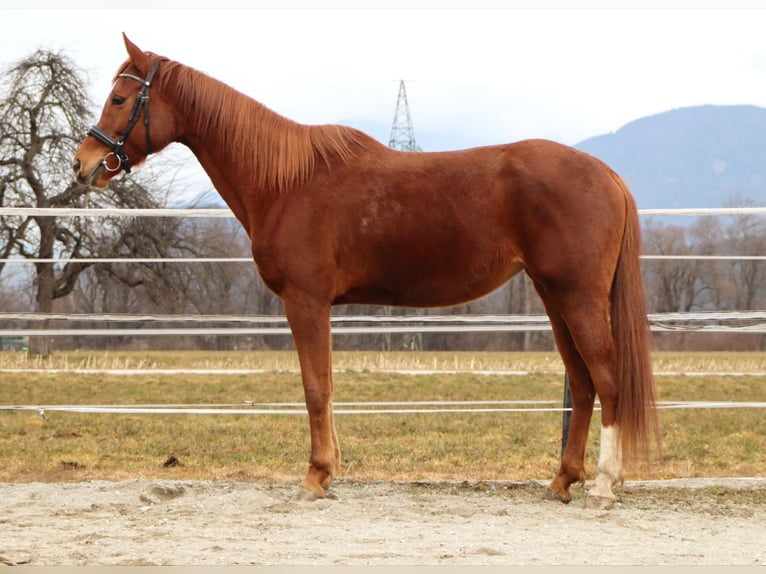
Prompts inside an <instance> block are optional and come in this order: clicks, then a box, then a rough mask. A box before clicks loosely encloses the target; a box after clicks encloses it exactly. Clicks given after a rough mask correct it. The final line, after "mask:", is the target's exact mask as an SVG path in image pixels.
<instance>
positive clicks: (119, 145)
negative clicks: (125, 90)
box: [88, 62, 160, 173]
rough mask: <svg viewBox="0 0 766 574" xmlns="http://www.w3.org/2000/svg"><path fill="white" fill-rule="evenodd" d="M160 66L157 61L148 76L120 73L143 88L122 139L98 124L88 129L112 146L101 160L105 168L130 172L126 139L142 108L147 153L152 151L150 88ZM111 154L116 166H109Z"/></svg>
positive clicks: (90, 134)
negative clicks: (117, 138)
mask: <svg viewBox="0 0 766 574" xmlns="http://www.w3.org/2000/svg"><path fill="white" fill-rule="evenodd" d="M159 67H160V63H159V62H157V63H156V64H154V66H153V67H152V69H151V70H150V71H149V73H148V74H147V76H146V78H139V77H138V76H134V75H133V74H120V75H119V76H117V77H118V78H129V79H131V80H135V81H137V82H138V83H140V84H141V89H140V90H139V91H138V95H137V96H136V101H135V102H134V103H133V109H132V110H131V111H130V116H128V125H127V126H125V130H124V131H123V132H122V135H120V139H119V141H118V140H115V139H114V138H113V137H111V136H110V135H109V134H108V133H106V132H105V131H104V130H102V129H101V128H100V127H98V126H91V128H90V129H89V130H88V135H89V136H93V137H94V138H96V139H97V140H98V141H100V142H101V143H104V144H106V145H107V146H109V148H111V150H112V152H111V153H110V154H108V155H107V156H106V157H105V158H104V160H103V161H102V162H101V163H102V164H103V166H104V169H106V171H118V170H119V169H120V168H124V169H125V173H130V160H129V159H128V154H127V152H126V151H125V147H124V145H125V141H126V140H127V139H128V136H129V135H130V132H131V131H132V130H133V126H135V125H136V122H138V116H140V115H141V110H143V111H144V129H145V131H146V155H149V154H150V153H152V142H151V139H150V138H149V88H151V87H152V80H154V75H155V74H156V73H157V70H158V69H159ZM110 156H114V157H116V158H117V165H116V166H115V167H109V165H108V163H107V160H108V159H109V157H110Z"/></svg>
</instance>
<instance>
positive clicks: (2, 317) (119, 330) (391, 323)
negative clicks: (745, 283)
mask: <svg viewBox="0 0 766 574" xmlns="http://www.w3.org/2000/svg"><path fill="white" fill-rule="evenodd" d="M639 215H640V216H642V217H650V216H651V217H654V216H660V217H662V216H674V217H700V216H714V217H715V216H763V215H766V207H742V208H739V207H738V208H715V209H696V208H695V209H643V210H639ZM0 216H19V217H128V218H137V217H183V218H233V214H232V213H231V211H230V210H228V209H226V208H220V209H219V208H208V209H116V208H98V209H88V208H26V207H0ZM642 259H644V260H711V261H735V260H749V261H763V260H766V255H653V254H646V255H642ZM70 261H75V259H66V258H56V259H34V258H18V257H14V258H5V259H0V262H1V263H5V264H11V265H19V264H34V263H67V262H70ZM76 261H80V262H87V263H93V264H99V263H135V262H143V263H202V262H228V263H247V264H251V263H252V259H250V258H246V257H216V258H188V257H177V258H141V259H136V258H78V259H76ZM12 321H24V322H27V323H35V322H41V323H42V322H44V326H41V327H39V328H35V327H24V328H1V329H0V340H9V341H13V340H16V341H19V340H23V339H24V338H26V337H34V336H47V337H55V336H81V335H84V336H98V337H104V336H107V337H108V336H127V335H131V336H149V337H151V336H158V335H165V336H167V335H171V336H176V335H234V336H238V335H266V336H270V335H289V334H290V329H289V326H288V325H287V322H286V319H285V318H284V317H283V316H276V315H261V316H250V315H248V316H238V315H150V314H141V315H127V314H83V313H55V314H41V313H8V312H0V322H3V323H5V322H12ZM62 321H65V322H67V323H68V324H69V323H72V322H75V323H76V322H87V323H89V324H91V325H92V324H99V323H101V324H104V325H109V328H93V327H92V326H89V327H87V328H82V327H81V328H78V327H65V328H57V327H55V324H56V323H57V322H62ZM135 322H141V323H146V324H151V323H162V324H173V323H176V324H178V325H179V326H177V327H166V326H163V327H141V328H135V327H113V326H111V325H114V324H125V323H135ZM331 322H332V332H333V335H354V334H393V333H458V332H525V331H531V332H535V331H550V323H549V320H548V318H547V316H545V315H463V316H458V315H449V316H448V315H410V316H390V315H385V316H383V315H364V316H362V315H360V316H334V317H332V319H331ZM213 323H227V324H237V325H238V326H236V327H231V326H226V327H221V326H209V325H210V324H213ZM649 323H650V327H651V329H652V330H653V331H656V332H659V331H689V332H708V333H731V332H741V333H749V334H754V335H759V334H763V333H766V311H757V310H756V311H726V312H690V313H656V314H650V315H649ZM195 324H196V325H198V326H194V325H195ZM203 324H204V325H205V326H199V325H203ZM373 370H374V369H373ZM66 371H67V372H87V373H91V374H104V375H125V376H129V375H131V374H139V373H144V374H145V373H151V372H154V373H157V374H219V375H225V374H232V375H234V374H236V375H241V374H252V373H265V372H267V371H266V370H259V369H222V370H219V369H67V370H66ZM21 372H48V373H51V372H58V371H57V369H50V368H39V369H38V368H3V369H0V373H6V374H10V373H21ZM380 372H388V373H399V374H406V375H419V374H452V373H458V372H463V371H458V370H450V369H442V370H428V369H380ZM465 372H468V371H465ZM470 372H471V373H474V374H479V375H514V374H515V375H519V374H521V375H523V374H528V373H526V372H524V371H502V370H492V371H475V370H470ZM560 374H561V375H562V376H564V375H565V373H564V372H563V371H562V372H561V373H560ZM655 374H656V375H658V376H663V375H679V374H684V375H688V376H711V375H719V376H762V377H763V376H766V372H745V373H721V372H716V373H702V372H696V373H678V372H664V373H663V372H658V373H655ZM555 404H556V401H449V402H438V401H437V402H376V403H363V404H362V403H337V404H336V405H335V407H336V408H335V413H336V414H339V415H342V414H354V415H358V414H407V413H410V414H414V413H418V414H422V413H482V412H562V413H564V414H565V416H566V414H567V413H568V412H569V411H571V407H570V406H569V405H567V404H566V402H565V404H564V405H563V406H554V405H555ZM559 404H560V403H559ZM596 408H598V406H597V407H596ZM659 408H661V409H699V408H705V409H711V408H724V409H730V408H756V409H764V408H766V403H763V402H699V401H682V402H679V401H673V402H664V403H661V404H660V405H659ZM0 410H5V411H18V410H26V411H37V412H38V413H40V415H41V416H43V417H44V416H46V415H45V413H46V412H80V413H111V414H242V415H245V414H247V415H275V414H279V415H305V408H304V407H303V405H302V403H301V404H298V403H269V404H252V403H251V404H247V403H246V404H227V405H20V406H19V405H14V406H11V405H5V406H4V405H0Z"/></svg>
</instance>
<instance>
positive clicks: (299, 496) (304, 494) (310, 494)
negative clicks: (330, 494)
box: [293, 486, 325, 502]
mask: <svg viewBox="0 0 766 574" xmlns="http://www.w3.org/2000/svg"><path fill="white" fill-rule="evenodd" d="M324 497H325V494H324V492H323V493H322V494H321V495H320V494H319V493H317V492H314V491H313V490H310V489H308V488H306V487H305V486H299V487H298V491H297V492H296V493H295V494H294V495H293V500H297V501H299V502H313V501H315V500H321V499H322V498H324Z"/></svg>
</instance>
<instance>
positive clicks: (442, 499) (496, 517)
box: [0, 479, 766, 565]
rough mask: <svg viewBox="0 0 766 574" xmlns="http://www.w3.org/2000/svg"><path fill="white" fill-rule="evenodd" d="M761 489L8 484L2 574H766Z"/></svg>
mask: <svg viewBox="0 0 766 574" xmlns="http://www.w3.org/2000/svg"><path fill="white" fill-rule="evenodd" d="M703 487H705V488H703ZM764 488H766V479H729V480H712V481H711V480H702V481H663V482H661V483H626V485H625V486H624V488H623V490H622V491H621V492H620V494H619V497H620V499H619V501H618V503H617V504H616V505H615V506H614V507H613V508H612V509H611V510H608V511H596V510H588V509H586V508H585V507H584V505H583V503H582V490H580V491H579V492H575V496H576V499H575V501H573V502H572V503H571V504H569V505H563V504H561V503H558V502H551V501H544V500H542V488H541V483H538V482H536V481H535V482H530V483H478V484H468V483H425V484H417V483H406V484H400V483H357V482H340V483H339V484H336V486H335V487H334V493H335V495H336V496H337V499H335V500H329V499H327V500H319V501H314V502H304V501H298V500H295V499H294V497H293V495H294V494H295V491H296V487H295V485H293V484H281V483H280V484H265V483H256V482H221V481H211V482H205V481H153V480H152V481H147V480H131V481H127V482H116V483H113V482H87V483H75V484H62V483H57V484H41V483H32V484H0V564H31V565H195V564H196V565H246V564H279V565H296V564H323V565H332V564H381V565H384V564H399V565H404V564H407V565H410V564H413V565H426V564H471V565H474V564H476V565H481V564H522V565H529V564H581V565H584V564H643V565H674V564H703V565H711V564H731V565H764V564H766V504H764V500H765V497H764V496H763V492H764V491H763V489H764ZM732 489H733V490H736V491H737V495H736V496H735V497H731V496H727V495H725V492H728V493H730V492H731V490H732ZM724 491H725V492H724ZM722 493H724V494H722ZM740 493H741V495H740ZM748 493H752V494H753V496H752V497H750V496H749V494H748ZM717 497H722V498H720V500H718V501H717V500H716V498H717Z"/></svg>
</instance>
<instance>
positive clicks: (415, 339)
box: [383, 80, 425, 351]
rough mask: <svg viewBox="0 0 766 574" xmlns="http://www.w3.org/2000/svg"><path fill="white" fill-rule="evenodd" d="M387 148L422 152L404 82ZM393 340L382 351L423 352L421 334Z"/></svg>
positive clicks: (386, 338) (388, 339) (388, 310)
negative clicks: (416, 139) (404, 350)
mask: <svg viewBox="0 0 766 574" xmlns="http://www.w3.org/2000/svg"><path fill="white" fill-rule="evenodd" d="M388 147H390V148H393V149H396V150H399V151H423V150H421V149H420V146H418V144H417V142H416V141H415V130H413V129H412V117H411V116H410V106H409V104H408V103H407V90H406V88H405V87H404V80H401V81H400V82H399V97H398V98H397V99H396V109H395V110H394V123H393V125H392V126H391V137H390V138H389V140H388ZM383 314H384V315H389V316H392V315H394V314H401V310H399V313H395V312H394V309H393V307H389V306H386V307H383ZM424 314H425V312H424V311H423V310H422V309H417V310H415V315H424ZM396 339H399V340H398V341H396V342H394V341H395V339H394V337H392V335H391V333H385V334H384V335H383V350H384V351H392V350H395V349H409V350H412V351H422V350H423V335H422V333H413V334H411V335H406V334H403V335H401V337H397V338H396Z"/></svg>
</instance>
